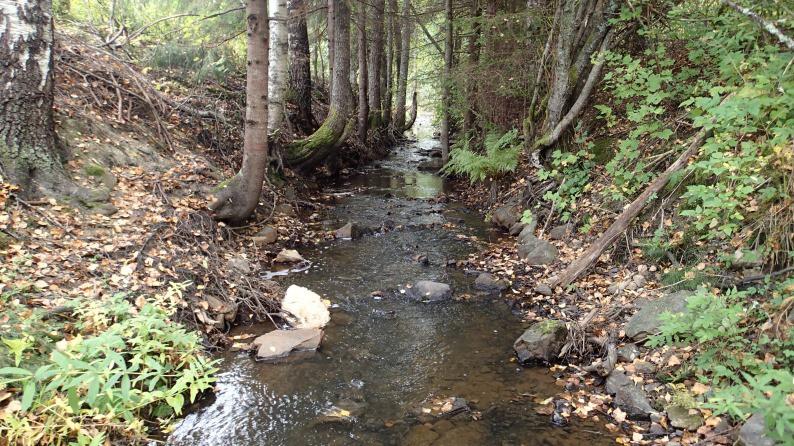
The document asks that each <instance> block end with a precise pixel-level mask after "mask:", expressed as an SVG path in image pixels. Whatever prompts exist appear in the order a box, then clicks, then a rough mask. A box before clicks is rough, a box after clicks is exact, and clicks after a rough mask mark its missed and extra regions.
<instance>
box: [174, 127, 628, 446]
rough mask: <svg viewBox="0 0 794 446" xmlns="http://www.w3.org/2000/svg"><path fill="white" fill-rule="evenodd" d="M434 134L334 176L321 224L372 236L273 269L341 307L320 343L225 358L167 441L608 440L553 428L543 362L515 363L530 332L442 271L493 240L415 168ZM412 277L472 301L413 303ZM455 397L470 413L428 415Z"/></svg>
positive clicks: (581, 429) (586, 429) (586, 431)
mask: <svg viewBox="0 0 794 446" xmlns="http://www.w3.org/2000/svg"><path fill="white" fill-rule="evenodd" d="M435 143H436V142H435V141H433V140H430V139H428V140H422V141H420V142H418V143H407V144H406V145H404V146H402V147H398V148H397V149H396V150H395V152H394V154H393V155H392V156H391V157H390V158H389V159H387V160H385V161H384V162H382V163H380V164H378V165H375V166H372V167H368V168H366V169H364V170H363V171H362V172H360V173H359V174H357V175H355V176H354V177H352V178H349V179H347V180H346V182H345V183H343V184H340V185H338V188H337V190H335V191H334V193H335V196H336V197H337V198H336V205H335V207H334V209H333V210H332V211H331V212H330V215H328V216H327V219H328V220H329V221H328V222H327V224H329V225H335V227H338V226H341V225H343V224H344V223H346V222H348V221H354V222H356V223H357V224H358V225H359V226H360V227H361V228H363V229H365V230H366V231H367V232H371V233H370V234H367V235H364V236H362V237H359V238H357V239H354V240H336V241H333V242H330V243H328V244H325V245H322V246H319V247H317V248H315V249H313V250H308V251H303V252H302V254H303V255H304V257H306V258H307V259H309V260H311V262H312V266H311V268H309V269H307V270H305V271H302V272H296V273H290V274H287V275H285V276H279V277H276V280H279V281H280V282H282V283H283V284H284V285H285V286H288V285H290V284H298V285H301V286H305V287H308V288H310V289H312V290H314V291H316V292H318V293H320V294H321V295H323V296H324V297H327V298H328V299H330V300H331V301H332V302H333V303H334V304H335V307H336V308H334V310H333V312H332V320H331V323H330V325H329V326H328V327H327V328H326V331H325V337H324V339H323V343H322V346H321V348H320V350H319V351H317V352H315V353H312V354H310V355H301V356H300V357H298V358H291V359H289V360H287V361H284V362H281V363H276V364H266V363H259V362H255V361H253V360H252V359H251V357H250V356H249V355H248V354H247V353H239V352H237V353H235V352H227V353H225V354H223V356H222V365H221V373H220V375H219V380H218V386H217V387H218V391H217V392H216V398H215V400H214V402H212V403H210V404H208V405H207V406H205V407H203V408H201V409H199V410H198V411H196V412H194V413H192V414H190V415H188V416H187V417H186V418H185V419H184V421H183V422H182V423H181V424H180V425H179V426H178V427H177V429H176V430H175V431H174V433H173V434H172V436H171V437H170V438H169V443H170V444H172V445H175V446H183V445H184V446H188V445H191V446H193V445H195V446H198V445H380V444H382V445H579V444H585V443H587V444H590V445H599V444H604V445H606V444H612V443H613V440H612V439H611V437H610V436H609V435H608V434H607V433H605V432H604V431H603V430H602V429H600V428H599V427H598V426H594V425H592V424H589V423H586V422H581V421H578V420H574V421H572V422H571V423H570V424H568V425H567V426H565V427H555V426H553V425H552V424H551V422H550V417H549V416H548V415H541V414H538V413H537V411H536V409H537V404H536V403H535V402H534V401H536V400H537V399H544V398H547V397H550V396H552V395H554V394H555V393H556V392H558V391H559V387H557V386H556V385H555V384H554V381H555V378H554V377H553V376H552V375H551V373H550V372H549V371H548V369H547V368H523V367H520V366H518V365H517V364H516V362H514V360H513V350H512V343H513V341H514V340H515V339H516V338H517V337H518V336H519V335H520V334H521V332H522V330H523V329H524V328H525V327H524V326H522V324H521V323H520V320H519V318H518V317H516V315H514V314H512V313H511V310H510V307H509V306H508V304H507V303H505V302H504V301H503V300H502V299H500V298H499V297H498V296H487V295H484V294H482V293H479V292H477V291H476V290H474V289H473V282H474V278H475V276H473V275H467V274H466V273H465V272H463V271H460V270H459V269H456V268H449V267H447V266H446V265H447V262H448V261H451V260H455V259H460V258H463V257H465V256H466V255H467V254H469V253H471V252H474V251H475V250H476V249H477V242H476V240H478V239H479V240H487V239H488V238H489V237H497V236H498V235H497V234H495V233H493V232H491V231H490V230H489V229H488V228H487V227H486V226H485V224H484V223H483V222H482V221H481V218H480V217H479V216H478V215H476V214H474V213H471V212H469V211H467V210H465V209H464V208H463V207H462V206H460V205H459V204H456V203H438V202H437V200H435V199H434V198H435V197H437V196H438V195H439V194H440V193H442V192H443V191H444V188H445V187H446V186H445V183H444V181H443V180H442V178H441V177H439V176H437V175H435V174H433V173H428V172H422V171H420V170H419V169H418V166H419V165H420V164H421V163H423V162H426V161H427V160H428V159H429V156H428V152H429V150H430V149H431V148H432V147H433V146H434V145H435ZM425 258H426V259H427V261H426V262H425V261H424V259H425ZM418 280H435V281H439V282H444V283H448V284H450V285H452V287H453V289H454V290H455V295H456V296H465V297H467V298H466V299H462V300H459V301H450V302H444V303H434V304H425V303H419V302H413V301H411V300H409V299H408V298H407V297H405V294H404V293H402V292H401V290H405V289H406V285H408V284H411V283H414V282H416V281H418ZM376 291H379V292H376ZM373 292H376V293H374V295H373ZM246 330H248V331H251V328H250V327H249V328H247V329H246ZM262 330H265V328H262ZM450 398H457V400H455V401H465V404H466V406H467V409H468V410H462V411H453V412H451V413H448V414H446V415H445V416H438V417H437V416H435V413H427V410H428V409H429V408H432V407H433V405H434V404H435V403H434V401H438V400H441V401H446V400H448V399H450ZM340 411H341V413H342V415H344V416H341V417H340V416H329V414H336V415H339V413H340ZM574 418H575V417H574Z"/></svg>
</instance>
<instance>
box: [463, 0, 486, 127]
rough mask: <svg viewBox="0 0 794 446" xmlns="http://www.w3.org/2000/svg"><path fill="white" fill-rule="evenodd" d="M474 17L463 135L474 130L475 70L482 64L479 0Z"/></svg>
mask: <svg viewBox="0 0 794 446" xmlns="http://www.w3.org/2000/svg"><path fill="white" fill-rule="evenodd" d="M471 9H472V11H471V15H472V20H473V21H472V30H471V34H470V35H469V43H468V45H469V70H470V71H469V76H467V77H466V79H465V82H466V112H465V113H464V115H463V133H464V134H467V133H469V132H470V131H471V130H473V129H474V117H475V113H476V111H475V109H476V104H477V98H476V96H477V86H476V85H475V81H474V79H472V77H473V75H474V70H476V69H477V66H478V65H479V63H480V34H481V32H482V26H481V23H480V18H481V17H482V8H481V7H480V5H479V1H478V0H472V6H471Z"/></svg>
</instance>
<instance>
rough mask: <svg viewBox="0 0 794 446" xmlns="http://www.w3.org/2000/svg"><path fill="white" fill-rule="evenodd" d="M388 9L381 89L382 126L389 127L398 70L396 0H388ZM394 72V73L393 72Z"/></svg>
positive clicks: (397, 11) (398, 49) (398, 26)
mask: <svg viewBox="0 0 794 446" xmlns="http://www.w3.org/2000/svg"><path fill="white" fill-rule="evenodd" d="M388 6H389V11H388V14H387V17H388V21H387V24H386V26H387V32H386V59H385V60H386V66H385V67H384V68H385V69H384V70H383V74H384V77H385V83H384V86H385V87H384V89H383V126H384V127H389V126H390V125H392V124H393V119H392V103H393V102H394V97H393V96H394V84H395V79H396V78H397V77H399V71H400V67H399V65H400V63H399V57H400V44H401V40H400V38H399V37H398V36H399V35H400V20H399V19H398V15H399V10H398V6H397V0H389V3H388ZM395 72H396V73H395Z"/></svg>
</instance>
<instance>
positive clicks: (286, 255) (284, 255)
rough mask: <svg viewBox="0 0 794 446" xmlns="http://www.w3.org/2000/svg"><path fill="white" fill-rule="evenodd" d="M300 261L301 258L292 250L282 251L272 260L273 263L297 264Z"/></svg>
mask: <svg viewBox="0 0 794 446" xmlns="http://www.w3.org/2000/svg"><path fill="white" fill-rule="evenodd" d="M302 261H303V257H302V256H301V255H300V253H298V251H296V250H294V249H282V250H281V252H279V253H278V255H277V256H276V258H275V259H273V263H298V262H302Z"/></svg>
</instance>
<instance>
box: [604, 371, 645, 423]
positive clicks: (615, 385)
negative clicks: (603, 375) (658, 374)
mask: <svg viewBox="0 0 794 446" xmlns="http://www.w3.org/2000/svg"><path fill="white" fill-rule="evenodd" d="M606 390H607V392H608V393H610V394H612V395H615V399H614V402H615V405H616V406H617V407H619V408H620V409H621V410H622V411H623V412H626V414H627V415H628V416H629V417H630V418H633V419H646V418H648V417H649V416H650V414H652V413H654V412H656V411H655V410H653V407H651V403H650V401H648V397H647V396H646V394H645V391H644V390H642V387H640V386H638V385H637V384H635V383H634V381H632V380H631V379H629V377H628V376H626V374H625V373H623V372H621V371H619V370H613V371H612V373H610V374H609V376H608V377H607V382H606Z"/></svg>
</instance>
